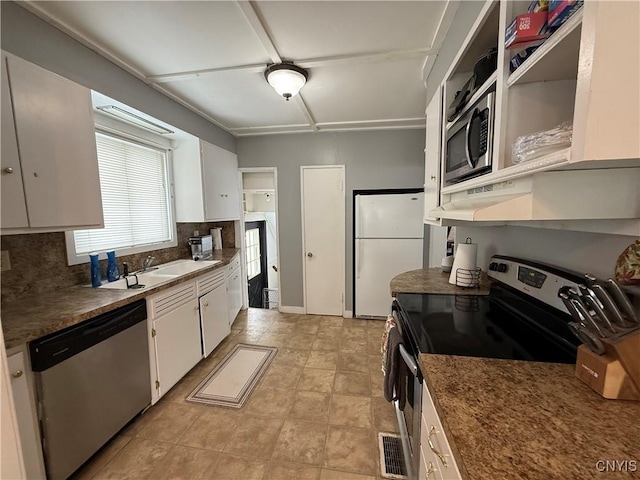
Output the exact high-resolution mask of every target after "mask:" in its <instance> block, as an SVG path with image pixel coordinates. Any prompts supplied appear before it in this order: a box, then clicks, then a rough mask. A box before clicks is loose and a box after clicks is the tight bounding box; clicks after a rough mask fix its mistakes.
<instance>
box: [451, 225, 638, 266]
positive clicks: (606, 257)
mask: <svg viewBox="0 0 640 480" xmlns="http://www.w3.org/2000/svg"><path fill="white" fill-rule="evenodd" d="M466 237H471V239H472V240H473V243H477V244H478V266H479V267H481V268H482V269H483V270H485V271H486V270H487V268H488V266H489V258H490V257H491V255H494V254H496V253H499V254H502V255H512V256H516V257H522V258H527V259H530V260H537V261H541V262H546V263H551V264H554V265H558V266H561V267H565V268H569V269H571V270H576V271H578V272H587V273H592V274H594V275H596V276H598V277H603V278H609V277H613V275H614V269H615V264H616V260H617V259H618V256H619V255H620V254H621V253H622V251H623V250H624V249H625V248H626V247H627V246H629V245H630V244H632V243H633V242H634V241H635V240H636V238H635V237H630V236H624V235H604V234H600V233H585V232H569V231H564V230H551V229H542V228H527V227H509V226H505V227H457V228H456V243H457V242H461V241H464V239H465V238H466Z"/></svg>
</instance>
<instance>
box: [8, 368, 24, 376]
mask: <svg viewBox="0 0 640 480" xmlns="http://www.w3.org/2000/svg"><path fill="white" fill-rule="evenodd" d="M23 373H24V372H23V371H22V370H16V371H15V372H13V373H12V374H11V376H12V377H13V378H20V377H21V376H22V374H23Z"/></svg>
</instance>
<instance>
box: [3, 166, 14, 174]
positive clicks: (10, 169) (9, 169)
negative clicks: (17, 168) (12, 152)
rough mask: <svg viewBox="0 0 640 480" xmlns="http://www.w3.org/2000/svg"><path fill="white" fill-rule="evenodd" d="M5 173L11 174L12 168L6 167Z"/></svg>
mask: <svg viewBox="0 0 640 480" xmlns="http://www.w3.org/2000/svg"><path fill="white" fill-rule="evenodd" d="M4 171H5V173H13V168H11V167H7V168H5V169H4Z"/></svg>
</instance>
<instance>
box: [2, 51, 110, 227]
mask: <svg viewBox="0 0 640 480" xmlns="http://www.w3.org/2000/svg"><path fill="white" fill-rule="evenodd" d="M102 226H103V217H102V199H101V195H100V177H99V173H98V158H97V154H96V142H95V131H94V124H93V114H92V108H91V96H90V91H89V90H88V89H87V88H84V87H82V86H80V85H78V84H76V83H73V82H71V81H70V80H67V79H66V78H63V77H60V76H59V75H56V74H54V73H51V72H49V71H47V70H44V69H43V68H40V67H38V66H36V65H33V64H31V63H29V62H26V61H24V60H22V59H19V58H17V57H14V56H12V55H8V54H5V53H3V55H2V229H3V233H22V232H23V231H24V232H25V233H26V232H36V231H59V230H72V229H75V228H91V227H102Z"/></svg>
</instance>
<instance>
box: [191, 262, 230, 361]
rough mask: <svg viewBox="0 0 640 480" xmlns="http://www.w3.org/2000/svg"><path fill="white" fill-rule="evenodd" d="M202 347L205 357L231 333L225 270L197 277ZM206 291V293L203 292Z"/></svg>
mask: <svg viewBox="0 0 640 480" xmlns="http://www.w3.org/2000/svg"><path fill="white" fill-rule="evenodd" d="M197 283H198V296H199V304H200V322H201V325H202V348H203V354H204V356H205V357H207V356H209V354H211V352H213V350H214V349H215V348H216V347H217V346H218V345H219V344H220V342H222V340H224V339H225V338H226V337H227V335H229V334H230V333H231V326H230V324H229V318H228V310H229V308H228V303H227V287H226V284H225V270H224V269H220V270H218V271H216V272H215V273H213V274H211V275H206V276H203V277H202V278H200V279H198V281H197ZM205 292H206V293H205Z"/></svg>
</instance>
